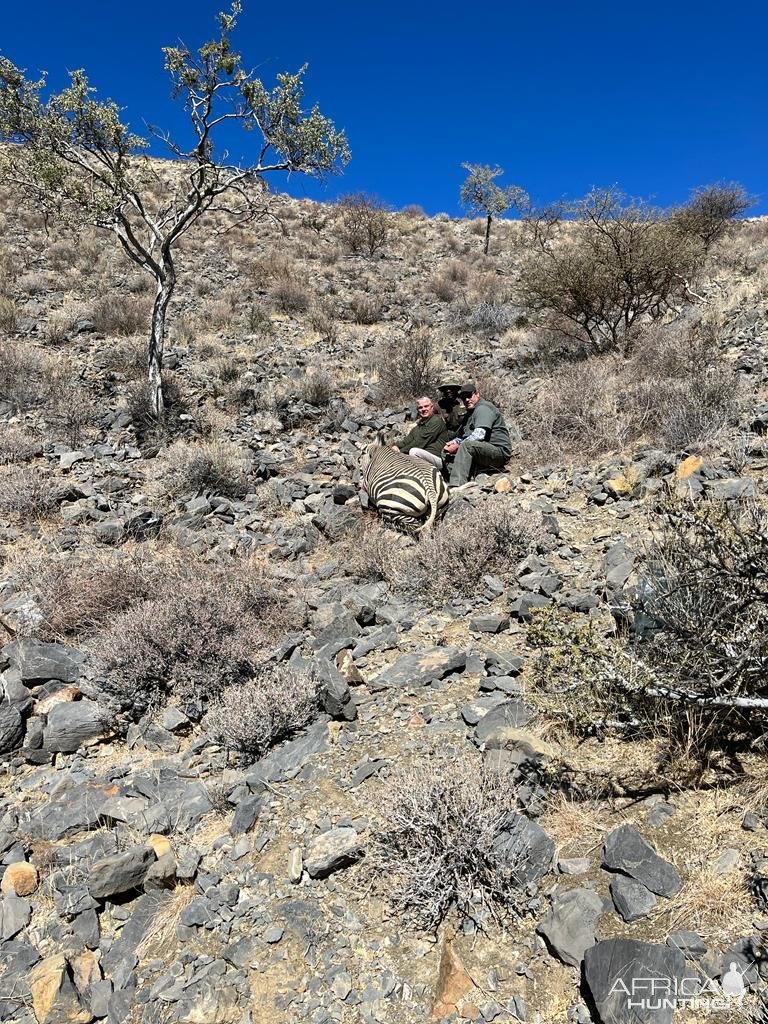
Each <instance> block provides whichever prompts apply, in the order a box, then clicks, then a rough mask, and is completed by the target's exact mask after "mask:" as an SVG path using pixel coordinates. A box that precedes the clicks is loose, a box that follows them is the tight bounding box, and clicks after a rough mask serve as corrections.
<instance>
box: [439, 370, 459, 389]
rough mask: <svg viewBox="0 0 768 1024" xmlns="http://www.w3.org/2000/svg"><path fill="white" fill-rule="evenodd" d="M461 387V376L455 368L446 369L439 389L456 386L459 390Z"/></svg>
mask: <svg viewBox="0 0 768 1024" xmlns="http://www.w3.org/2000/svg"><path fill="white" fill-rule="evenodd" d="M460 387H461V377H460V376H459V374H458V373H457V372H456V371H455V370H446V371H445V372H444V373H443V375H442V377H441V378H440V383H439V384H438V390H439V391H442V390H443V389H444V388H455V389H456V390H457V391H458V390H459V388H460Z"/></svg>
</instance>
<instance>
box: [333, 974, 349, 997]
mask: <svg viewBox="0 0 768 1024" xmlns="http://www.w3.org/2000/svg"><path fill="white" fill-rule="evenodd" d="M351 991H352V976H351V975H350V973H349V971H337V972H336V973H335V974H334V976H333V979H332V981H331V992H333V994H334V995H335V996H336V998H337V999H346V998H347V996H348V995H349V993H350V992H351Z"/></svg>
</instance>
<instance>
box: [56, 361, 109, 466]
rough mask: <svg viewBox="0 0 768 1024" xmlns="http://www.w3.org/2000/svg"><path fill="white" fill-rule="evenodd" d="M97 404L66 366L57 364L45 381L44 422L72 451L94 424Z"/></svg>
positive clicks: (71, 370)
mask: <svg viewBox="0 0 768 1024" xmlns="http://www.w3.org/2000/svg"><path fill="white" fill-rule="evenodd" d="M97 414H98V405H97V403H96V402H95V401H94V396H93V394H92V392H91V391H90V390H89V389H88V388H87V387H86V386H85V385H84V384H83V382H82V381H81V380H79V379H78V378H77V377H76V376H75V373H74V370H73V368H72V367H71V366H69V365H68V364H67V363H62V364H60V365H58V366H57V367H56V368H55V370H54V371H53V372H52V374H51V378H50V380H49V382H48V395H47V402H46V420H47V421H48V423H49V424H50V426H51V427H53V429H54V430H55V432H56V435H57V438H63V439H64V440H65V441H66V443H67V444H68V445H70V447H72V448H78V447H79V446H80V445H81V444H82V443H83V440H84V439H85V437H86V435H87V433H88V431H89V429H90V428H91V427H92V426H93V425H94V423H95V422H96V418H97Z"/></svg>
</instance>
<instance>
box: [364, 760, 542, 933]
mask: <svg viewBox="0 0 768 1024" xmlns="http://www.w3.org/2000/svg"><path fill="white" fill-rule="evenodd" d="M514 810H515V793H514V790H513V789H512V787H511V786H510V784H509V780H508V779H507V778H506V777H505V776H503V775H501V774H497V773H494V772H491V771H488V770H486V769H484V768H483V767H482V765H480V764H478V763H477V762H476V760H475V759H473V758H472V757H471V756H470V755H469V754H464V755H462V756H457V755H456V754H455V753H453V754H448V753H439V754H436V755H435V756H434V757H433V758H430V759H425V760H422V761H420V762H418V763H416V764H414V765H413V766H411V767H404V768H400V769H399V770H397V771H396V772H395V773H394V774H393V775H392V776H391V777H390V778H389V779H387V780H386V781H385V782H384V783H383V785H382V786H381V788H380V790H379V791H378V796H377V799H376V805H375V817H376V819H377V825H376V828H375V832H374V847H373V853H372V863H373V867H374V870H375V872H376V875H377V876H378V877H379V878H380V879H386V894H387V897H388V898H389V900H390V902H391V903H392V905H393V907H394V909H395V910H396V911H397V913H398V914H400V915H402V917H403V919H404V920H405V921H406V922H407V923H408V924H410V925H412V926H415V927H417V928H419V929H424V930H433V929H435V928H436V927H437V926H438V925H439V924H440V922H441V921H442V920H443V919H444V918H445V917H446V916H447V915H448V914H449V913H451V912H452V911H455V912H456V913H457V914H458V915H459V917H460V918H463V919H466V918H468V919H470V920H473V921H475V922H476V923H477V924H479V925H480V926H483V924H484V922H485V921H486V920H487V917H488V915H489V914H490V915H491V916H492V917H494V918H497V919H503V917H504V916H506V915H507V914H508V913H509V912H510V910H512V911H514V906H515V902H516V894H517V893H518V892H519V891H520V889H521V888H522V882H521V875H520V872H521V868H522V867H523V860H522V856H514V855H513V856H512V857H511V858H510V857H509V856H508V855H507V849H506V846H505V844H504V842H503V834H504V832H505V828H507V827H508V825H509V823H510V819H511V816H512V814H513V813H514Z"/></svg>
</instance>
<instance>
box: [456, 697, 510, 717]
mask: <svg viewBox="0 0 768 1024" xmlns="http://www.w3.org/2000/svg"><path fill="white" fill-rule="evenodd" d="M506 699H507V698H506V695H505V694H504V693H501V692H499V691H497V692H494V693H490V694H485V695H484V696H482V697H475V699H474V700H470V701H468V702H467V703H466V704H465V705H464V707H463V708H462V709H461V717H462V718H463V719H464V721H465V722H466V723H467V725H477V723H478V722H479V721H480V719H481V718H484V717H485V715H487V714H488V712H489V711H492V710H493V708H497V707H498V706H499V705H500V704H504V703H505V702H506Z"/></svg>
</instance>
